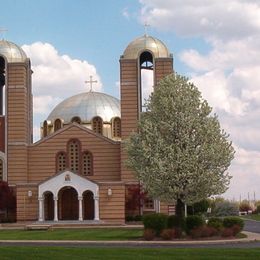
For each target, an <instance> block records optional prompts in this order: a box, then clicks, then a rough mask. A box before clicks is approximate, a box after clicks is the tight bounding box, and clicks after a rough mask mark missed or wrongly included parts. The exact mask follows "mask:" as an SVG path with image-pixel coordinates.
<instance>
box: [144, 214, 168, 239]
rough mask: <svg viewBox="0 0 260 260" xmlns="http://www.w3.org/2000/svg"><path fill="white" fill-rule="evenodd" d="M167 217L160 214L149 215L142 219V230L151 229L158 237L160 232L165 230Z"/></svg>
mask: <svg viewBox="0 0 260 260" xmlns="http://www.w3.org/2000/svg"><path fill="white" fill-rule="evenodd" d="M167 220H168V217H167V216H166V215H164V214H161V213H155V214H149V215H145V216H144V217H143V224H144V228H145V229H147V228H150V229H153V230H154V231H155V233H156V235H157V236H159V235H160V233H161V231H162V230H163V229H165V228H167Z"/></svg>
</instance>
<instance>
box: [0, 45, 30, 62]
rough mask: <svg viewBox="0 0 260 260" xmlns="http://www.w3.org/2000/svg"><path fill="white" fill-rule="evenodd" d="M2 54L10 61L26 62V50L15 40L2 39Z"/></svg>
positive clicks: (0, 54) (0, 47) (0, 46)
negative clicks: (14, 41)
mask: <svg viewBox="0 0 260 260" xmlns="http://www.w3.org/2000/svg"><path fill="white" fill-rule="evenodd" d="M0 56H3V57H4V58H6V61H7V62H8V63H12V62H25V61H26V59H27V56H26V54H25V52H24V51H23V50H22V48H20V47H19V46H17V45H16V44H15V43H13V42H9V41H5V40H0Z"/></svg>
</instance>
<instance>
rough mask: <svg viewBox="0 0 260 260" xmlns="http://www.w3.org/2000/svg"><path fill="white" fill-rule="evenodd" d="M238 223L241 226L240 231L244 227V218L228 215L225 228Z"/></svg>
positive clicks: (224, 222) (224, 224)
mask: <svg viewBox="0 0 260 260" xmlns="http://www.w3.org/2000/svg"><path fill="white" fill-rule="evenodd" d="M235 225H238V226H239V227H240V231H241V230H242V229H243V227H244V220H243V219H241V218H239V217H226V218H224V220H223V226H224V227H225V228H232V227H233V226H235Z"/></svg>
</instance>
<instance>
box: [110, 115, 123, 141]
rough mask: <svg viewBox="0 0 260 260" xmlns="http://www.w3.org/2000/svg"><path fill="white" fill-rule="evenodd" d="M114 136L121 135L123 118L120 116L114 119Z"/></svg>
mask: <svg viewBox="0 0 260 260" xmlns="http://www.w3.org/2000/svg"><path fill="white" fill-rule="evenodd" d="M112 136H113V137H121V119H120V118H119V117H115V118H114V119H113V120H112Z"/></svg>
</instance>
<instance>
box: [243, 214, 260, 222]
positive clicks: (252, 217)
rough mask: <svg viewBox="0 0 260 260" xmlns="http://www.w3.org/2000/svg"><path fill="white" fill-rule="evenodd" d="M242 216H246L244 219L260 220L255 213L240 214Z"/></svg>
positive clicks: (259, 216)
mask: <svg viewBox="0 0 260 260" xmlns="http://www.w3.org/2000/svg"><path fill="white" fill-rule="evenodd" d="M242 217H243V218H246V219H254V220H257V221H260V215H257V214H252V215H246V216H242Z"/></svg>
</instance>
